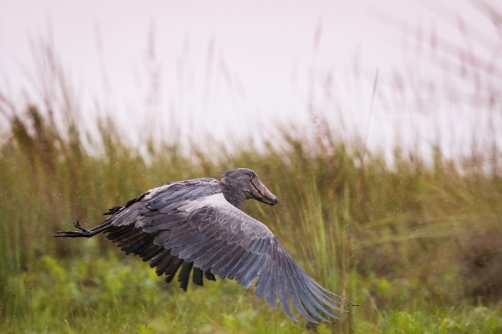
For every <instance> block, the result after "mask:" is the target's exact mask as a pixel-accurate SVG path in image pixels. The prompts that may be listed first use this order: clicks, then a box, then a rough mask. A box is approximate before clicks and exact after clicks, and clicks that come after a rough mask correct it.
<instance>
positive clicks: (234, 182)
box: [221, 168, 279, 206]
mask: <svg viewBox="0 0 502 334" xmlns="http://www.w3.org/2000/svg"><path fill="white" fill-rule="evenodd" d="M221 175H222V176H223V178H222V179H221V182H222V183H223V184H224V185H225V186H226V187H227V189H229V190H230V191H231V192H232V193H233V194H232V195H234V196H236V197H242V198H243V199H251V198H252V199H255V200H257V201H260V202H263V203H265V204H269V205H277V203H279V200H278V199H277V196H275V195H274V194H272V193H271V192H270V190H268V189H267V187H265V185H264V184H263V182H261V180H260V178H259V177H258V175H256V173H255V172H254V171H252V170H251V169H248V168H236V169H231V170H227V171H225V172H222V173H221ZM237 206H238V205H237Z"/></svg>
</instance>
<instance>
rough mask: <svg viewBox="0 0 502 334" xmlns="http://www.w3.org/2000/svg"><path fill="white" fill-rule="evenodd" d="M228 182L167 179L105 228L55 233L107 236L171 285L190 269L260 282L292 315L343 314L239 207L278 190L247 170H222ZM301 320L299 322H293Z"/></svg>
mask: <svg viewBox="0 0 502 334" xmlns="http://www.w3.org/2000/svg"><path fill="white" fill-rule="evenodd" d="M222 174H223V179H222V180H221V181H218V180H216V179H211V178H203V179H195V180H188V181H179V182H173V183H168V184H166V185H164V186H161V187H158V188H154V189H152V190H150V191H147V192H145V193H143V194H142V195H140V196H139V197H137V198H135V199H133V200H131V201H129V202H127V204H126V205H125V206H124V207H113V208H111V209H110V210H109V211H108V212H107V213H106V214H110V215H112V217H110V218H109V219H108V220H106V221H105V222H103V223H102V224H101V225H99V226H97V227H95V228H93V229H90V230H86V229H84V228H83V227H82V226H80V224H79V223H78V222H77V223H76V224H75V226H76V227H77V228H78V229H80V230H81V231H60V232H56V234H55V236H57V237H91V236H93V235H95V234H98V233H101V232H103V233H106V234H107V238H108V239H109V240H111V241H113V242H115V243H116V244H117V246H118V247H120V249H121V250H122V251H124V252H125V253H126V254H130V253H133V254H136V255H138V256H140V257H141V258H142V259H143V261H150V266H151V267H152V268H154V267H155V268H156V273H157V275H159V276H161V275H165V276H166V282H168V283H169V282H171V281H172V279H173V278H174V276H175V275H176V273H178V271H179V274H178V282H179V284H180V287H181V288H182V289H183V290H185V291H186V289H187V287H188V283H189V276H190V273H191V272H192V281H193V283H194V284H197V285H201V286H202V285H203V274H204V277H205V278H206V279H208V280H215V276H214V275H217V276H219V277H220V278H229V279H234V280H236V281H237V282H238V283H240V284H241V285H242V286H244V287H245V288H248V287H249V286H251V284H252V283H253V282H254V281H255V280H256V284H255V293H256V295H257V296H258V298H260V299H265V300H266V301H267V303H268V304H269V305H270V306H271V307H273V308H275V307H276V299H278V300H279V303H280V304H281V306H282V308H283V310H284V311H285V313H286V314H287V315H288V316H289V317H290V318H292V319H295V317H294V315H293V314H292V312H291V309H290V306H289V304H288V297H289V299H290V301H291V303H292V304H293V305H294V307H295V309H296V310H297V311H298V312H299V313H300V314H301V315H302V316H303V317H305V318H306V319H308V320H309V321H311V322H317V321H328V319H330V318H334V319H339V317H337V316H335V315H334V314H332V313H331V310H330V309H335V310H338V311H343V309H342V308H341V306H342V305H346V304H343V303H342V302H341V301H340V300H341V299H344V298H343V297H340V296H338V295H335V294H333V293H332V292H329V291H328V290H326V289H324V288H322V287H321V286H320V285H319V284H317V283H316V282H315V281H314V280H313V279H312V278H311V277H310V276H308V275H307V273H306V272H305V271H304V270H303V269H302V268H301V267H300V266H299V265H298V264H297V263H296V262H295V261H294V260H293V258H292V257H291V256H290V255H289V254H288V253H287V251H286V250H285V249H284V247H283V246H282V245H281V244H280V243H279V242H278V240H277V239H276V237H275V236H274V235H273V233H272V232H271V231H270V229H269V228H268V227H267V226H265V225H264V224H262V223H260V222H259V221H257V220H255V219H253V218H252V217H250V216H248V215H247V214H245V213H244V212H242V211H240V210H239V209H238V207H239V206H240V205H241V204H242V202H243V201H244V200H245V199H251V198H253V199H257V200H259V201H261V202H264V203H267V204H271V205H275V204H277V197H275V195H273V194H272V193H271V192H270V191H269V190H268V189H267V188H266V187H265V186H264V185H263V183H262V182H261V181H260V179H259V178H258V176H257V175H256V174H255V173H254V172H253V171H252V170H250V169H245V168H239V169H234V170H230V171H227V172H224V173H222ZM295 320H296V319H295Z"/></svg>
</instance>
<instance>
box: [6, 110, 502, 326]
mask: <svg viewBox="0 0 502 334" xmlns="http://www.w3.org/2000/svg"><path fill="white" fill-rule="evenodd" d="M4 115H7V116H6V118H7V119H8V121H9V127H8V128H9V130H5V137H4V140H3V141H2V146H1V151H0V170H1V173H0V189H1V196H0V212H2V214H1V215H0V229H1V234H0V315H1V316H0V329H1V331H2V332H12V333H14V332H16V333H17V332H72V333H73V332H75V333H80V332H89V331H92V332H106V331H108V332H123V333H136V332H137V333H169V332H174V331H175V329H176V332H180V333H181V332H187V333H195V332H203V333H219V332H221V333H234V332H235V333H275V332H284V333H292V332H293V333H294V332H297V333H300V332H305V331H307V327H306V323H305V322H304V321H300V322H299V323H294V322H291V321H290V320H288V319H287V317H286V316H285V315H284V314H283V313H282V312H281V311H279V310H270V309H269V307H268V305H266V303H265V302H264V301H260V300H258V299H257V298H256V297H254V295H253V289H249V290H247V291H246V290H244V289H242V288H241V287H240V286H238V285H237V284H235V283H234V282H231V281H223V282H216V283H214V282H209V283H207V284H206V286H205V287H204V288H193V287H190V288H191V289H189V292H188V293H186V294H185V293H183V292H182V291H181V290H180V289H179V288H178V287H177V286H175V285H171V286H167V285H166V284H165V283H164V282H163V281H162V280H161V279H159V278H157V277H156V276H155V273H154V271H153V270H151V269H149V267H148V265H147V264H145V263H142V262H141V261H139V259H136V258H129V257H125V256H123V254H121V253H120V252H119V251H118V250H117V249H115V247H114V245H112V244H110V243H109V242H106V241H105V240H104V238H103V237H96V238H93V239H90V240H78V239H76V240H61V239H55V238H52V237H51V234H52V232H53V231H55V230H61V229H68V228H70V227H71V225H70V222H71V221H74V220H76V219H79V220H80V222H81V223H82V224H83V225H84V226H86V227H89V226H94V225H96V224H98V223H99V222H100V221H101V220H102V219H103V216H101V214H102V213H103V212H105V211H106V210H107V208H110V207H112V206H114V205H122V204H124V203H125V202H126V201H127V200H128V199H130V198H132V197H134V196H137V195H138V194H139V193H141V192H143V191H145V190H146V189H149V188H152V187H155V186H158V185H160V184H162V183H165V182H168V181H174V180H180V179H188V178H196V177H205V176H211V177H219V173H220V172H221V171H223V170H226V169H230V168H234V167H248V168H252V169H254V170H255V171H256V172H257V174H258V175H260V177H261V178H262V180H263V181H264V183H265V184H266V185H267V187H269V189H270V190H271V191H272V192H274V193H275V194H276V195H277V196H278V197H279V199H280V205H279V206H277V207H267V206H263V205H260V204H258V203H247V204H246V205H245V206H244V208H243V210H244V211H246V212H247V213H249V214H251V215H252V216H254V217H256V218H257V219H259V220H260V221H262V222H264V223H265V224H267V225H268V226H269V227H270V228H271V229H272V231H273V232H274V233H275V234H276V235H277V236H278V238H279V240H280V241H281V242H282V243H283V244H284V245H285V247H286V249H287V250H288V251H289V252H290V253H291V254H292V255H293V257H294V258H295V259H296V260H297V261H298V262H299V263H300V264H301V265H302V266H303V268H305V269H306V271H307V272H308V273H310V274H311V275H312V276H313V277H314V278H315V279H316V280H317V281H318V282H320V283H322V284H323V285H324V286H325V287H326V288H328V289H330V290H332V291H335V292H337V293H340V294H342V295H345V296H349V297H351V298H353V299H355V300H357V301H358V302H359V303H361V304H362V305H361V306H359V307H355V308H352V309H351V310H352V312H351V313H349V314H344V315H343V318H344V321H342V322H338V323H336V324H333V325H322V326H320V327H319V328H318V329H317V330H318V331H319V332H323V333H324V332H331V331H336V332H355V333H423V332H426V331H428V332H431V333H476V332H479V333H497V332H499V333H500V332H502V320H501V319H502V311H501V303H500V300H501V296H502V280H500V277H502V265H501V261H500V260H501V259H502V246H501V243H500V240H502V225H501V221H500V217H501V216H502V208H501V207H500V205H499V203H500V201H501V198H502V195H501V194H502V179H501V177H500V173H498V171H499V162H498V160H497V158H494V159H492V160H490V161H489V162H487V161H486V160H483V161H480V160H479V159H477V155H476V152H474V153H473V155H472V157H467V158H463V159H459V160H457V161H449V160H446V159H444V158H443V157H442V155H441V152H440V151H439V150H435V151H434V152H435V153H434V156H433V157H432V159H431V161H433V163H432V164H426V163H424V162H423V160H422V159H421V158H420V157H418V156H414V155H412V154H407V155H404V154H403V153H402V152H401V151H400V150H399V149H398V148H396V150H395V155H394V163H393V164H392V165H389V164H388V163H386V162H385V160H384V158H383V155H382V154H378V153H368V152H365V149H364V147H362V145H359V144H356V143H350V142H340V141H339V140H336V139H334V137H331V136H330V135H329V132H323V134H322V138H315V139H314V140H312V139H311V138H310V139H309V140H307V139H306V138H303V137H301V136H295V135H294V133H295V131H294V130H293V129H291V130H290V131H284V132H283V136H282V137H280V138H279V139H276V140H275V141H274V143H273V144H272V143H269V144H267V145H265V146H264V147H265V148H261V149H259V150H258V149H256V148H253V147H245V148H242V149H237V150H233V151H226V150H224V149H221V148H220V147H219V146H218V145H216V144H215V145H208V147H194V146H192V147H191V148H190V149H189V150H187V149H183V150H182V149H181V147H180V146H179V145H176V144H175V145H164V146H158V145H157V146H156V145H153V143H150V144H149V143H146V144H145V146H144V147H145V148H146V149H145V150H143V151H144V152H147V153H142V154H140V153H139V152H140V150H139V149H137V148H134V147H131V146H128V145H126V144H124V143H122V141H121V140H120V133H121V130H120V129H117V128H116V127H114V126H113V123H112V122H101V123H100V124H101V126H100V127H99V129H100V130H99V132H96V133H92V136H91V134H90V133H87V132H85V131H83V130H81V129H79V127H78V126H77V124H78V122H76V118H72V117H66V118H65V119H66V120H67V121H66V122H64V123H63V126H61V125H60V124H59V125H57V126H56V125H55V124H53V123H52V121H51V118H50V117H48V116H47V113H45V112H44V113H42V112H41V111H40V109H39V108H37V107H30V108H27V110H24V111H19V110H14V109H12V110H9V112H5V113H4ZM69 115H70V116H71V114H69ZM89 138H91V140H89ZM209 146H211V147H209ZM364 152H365V153H364ZM492 153H493V154H492V156H493V157H498V156H500V152H498V151H494V152H492ZM487 171H488V172H487Z"/></svg>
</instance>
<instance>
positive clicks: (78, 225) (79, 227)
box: [73, 220, 89, 233]
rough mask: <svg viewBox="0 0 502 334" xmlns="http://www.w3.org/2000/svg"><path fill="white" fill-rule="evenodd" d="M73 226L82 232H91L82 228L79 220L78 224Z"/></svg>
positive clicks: (75, 223)
mask: <svg viewBox="0 0 502 334" xmlns="http://www.w3.org/2000/svg"><path fill="white" fill-rule="evenodd" d="M73 226H75V227H76V228H78V229H79V230H81V231H82V232H87V233H89V230H88V229H85V228H83V227H82V225H80V222H79V221H78V220H77V221H76V222H74V223H73Z"/></svg>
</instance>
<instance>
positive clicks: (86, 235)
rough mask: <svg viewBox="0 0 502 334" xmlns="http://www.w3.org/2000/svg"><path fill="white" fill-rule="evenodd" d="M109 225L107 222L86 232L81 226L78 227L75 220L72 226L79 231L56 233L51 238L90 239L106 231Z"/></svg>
mask: <svg viewBox="0 0 502 334" xmlns="http://www.w3.org/2000/svg"><path fill="white" fill-rule="evenodd" d="M110 224H111V223H110V222H109V221H105V222H104V223H103V224H101V225H99V226H96V227H94V228H91V229H90V230H88V229H85V228H83V227H82V225H80V223H79V221H78V220H77V221H76V222H75V223H73V226H75V227H76V228H78V229H79V230H80V231H56V233H54V234H53V236H54V237H66V238H90V237H92V236H95V235H96V234H98V233H101V232H103V231H105V230H106V229H108V227H109V226H110Z"/></svg>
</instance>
